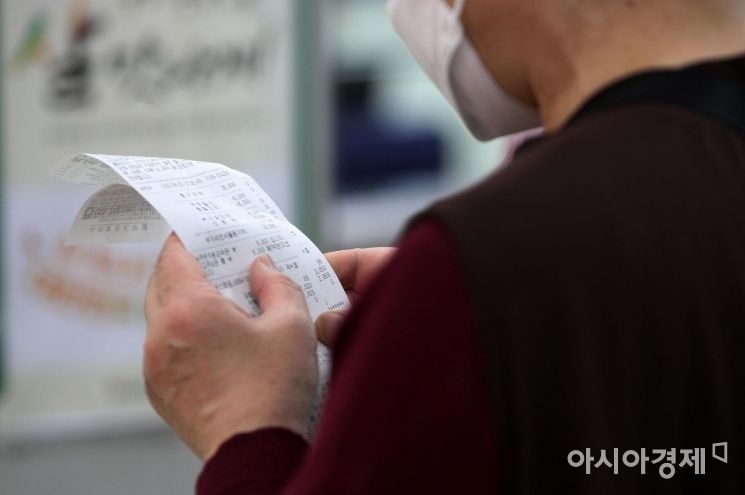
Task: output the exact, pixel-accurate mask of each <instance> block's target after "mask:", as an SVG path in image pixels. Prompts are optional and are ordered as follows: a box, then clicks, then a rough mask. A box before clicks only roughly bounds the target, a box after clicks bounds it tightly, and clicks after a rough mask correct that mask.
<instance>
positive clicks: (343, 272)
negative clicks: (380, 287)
mask: <svg viewBox="0 0 745 495" xmlns="http://www.w3.org/2000/svg"><path fill="white" fill-rule="evenodd" d="M395 252H396V249H395V248H389V247H379V248H368V249H347V250H345V251H335V252H333V253H326V259H328V261H329V263H330V264H331V267H332V268H333V269H334V271H335V272H336V275H337V276H338V277H339V281H340V282H341V284H342V286H343V287H344V290H345V291H346V292H347V296H348V297H349V300H350V302H351V303H352V304H354V302H355V300H356V299H357V298H358V297H359V295H360V293H361V292H362V291H363V290H364V289H365V287H366V286H367V285H368V284H369V283H370V282H371V281H372V279H373V278H374V277H375V275H376V274H377V273H378V272H379V271H380V269H381V268H383V266H385V264H386V263H387V262H388V260H390V258H391V256H393V254H394V253H395ZM347 312H348V311H347V310H340V311H329V312H327V313H323V314H322V315H320V316H319V317H318V318H317V319H316V335H317V336H318V340H320V341H321V342H322V343H323V344H325V345H327V346H328V347H331V348H333V346H334V342H336V339H337V337H338V335H339V329H340V328H341V325H342V323H343V322H344V319H345V318H346V315H347Z"/></svg>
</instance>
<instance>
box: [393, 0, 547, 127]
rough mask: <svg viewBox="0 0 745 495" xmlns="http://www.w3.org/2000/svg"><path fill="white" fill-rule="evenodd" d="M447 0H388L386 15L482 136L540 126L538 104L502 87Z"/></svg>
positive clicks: (458, 3) (460, 0) (459, 7)
mask: <svg viewBox="0 0 745 495" xmlns="http://www.w3.org/2000/svg"><path fill="white" fill-rule="evenodd" d="M464 3H465V0H455V5H454V6H453V8H452V10H451V9H450V8H449V7H448V6H447V5H446V4H445V1H444V0H388V5H387V6H386V8H387V10H388V15H389V16H390V18H391V21H392V22H393V27H394V28H395V29H396V31H397V32H398V35H399V36H400V37H401V39H403V41H404V43H406V45H407V46H408V47H409V50H410V51H411V53H412V54H413V55H414V58H416V60H417V62H419V65H421V66H422V69H424V71H425V72H426V73H427V75H428V76H429V77H430V79H432V81H433V82H434V83H435V84H436V85H437V87H438V88H439V90H440V91H441V92H442V93H443V95H445V98H447V100H448V101H449V102H450V104H451V105H452V106H453V108H455V110H456V111H457V112H458V114H459V115H460V116H461V118H462V119H463V121H464V122H465V124H466V126H467V127H468V129H469V130H470V131H471V133H472V134H473V135H474V136H475V137H476V138H477V139H480V140H482V141H487V140H489V139H494V138H497V137H500V136H505V135H507V134H512V133H515V132H520V131H525V130H527V129H532V128H535V127H539V126H540V125H541V124H540V120H539V118H538V112H537V111H536V109H535V108H532V107H529V106H528V105H525V104H523V103H521V102H520V101H518V100H516V99H515V98H512V97H511V96H509V95H508V94H507V93H505V92H504V90H502V88H500V87H499V86H498V85H497V83H496V81H495V80H494V78H493V77H492V75H491V73H490V72H489V71H488V70H487V69H486V67H484V64H483V62H482V61H481V58H480V57H479V55H478V53H477V52H476V50H475V49H474V48H473V46H472V45H471V43H470V42H469V41H468V39H467V38H466V36H465V33H464V31H463V26H462V25H461V22H460V15H461V12H462V11H463V4H464Z"/></svg>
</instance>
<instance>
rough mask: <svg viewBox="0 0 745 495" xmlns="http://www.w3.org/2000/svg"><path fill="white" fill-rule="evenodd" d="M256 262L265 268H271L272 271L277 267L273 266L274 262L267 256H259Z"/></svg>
mask: <svg viewBox="0 0 745 495" xmlns="http://www.w3.org/2000/svg"><path fill="white" fill-rule="evenodd" d="M256 261H258V262H259V263H261V264H262V265H264V266H265V267H267V268H271V269H272V270H276V269H277V265H275V264H274V260H272V258H271V256H269V255H268V254H262V255H261V256H259V257H258V258H256Z"/></svg>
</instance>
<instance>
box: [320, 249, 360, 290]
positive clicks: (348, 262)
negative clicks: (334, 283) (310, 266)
mask: <svg viewBox="0 0 745 495" xmlns="http://www.w3.org/2000/svg"><path fill="white" fill-rule="evenodd" d="M361 252H362V250H361V249H346V250H344V251H334V252H331V253H326V254H325V256H326V259H327V260H328V262H329V264H330V265H331V268H333V269H334V271H335V272H336V276H337V277H339V282H341V286H342V287H344V289H345V290H348V289H352V288H353V287H354V286H355V283H356V281H357V266H358V260H359V254H360V253H361Z"/></svg>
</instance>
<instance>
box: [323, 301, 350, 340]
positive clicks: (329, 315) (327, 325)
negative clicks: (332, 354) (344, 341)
mask: <svg viewBox="0 0 745 495" xmlns="http://www.w3.org/2000/svg"><path fill="white" fill-rule="evenodd" d="M348 313H349V311H348V310H337V311H328V312H326V313H322V314H321V315H320V316H319V317H318V318H316V337H318V340H319V341H320V342H321V343H322V344H323V345H325V346H326V347H329V348H332V349H333V347H334V344H336V340H337V339H338V338H339V331H340V330H341V327H342V325H343V324H344V320H346V318H347V314H348Z"/></svg>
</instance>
